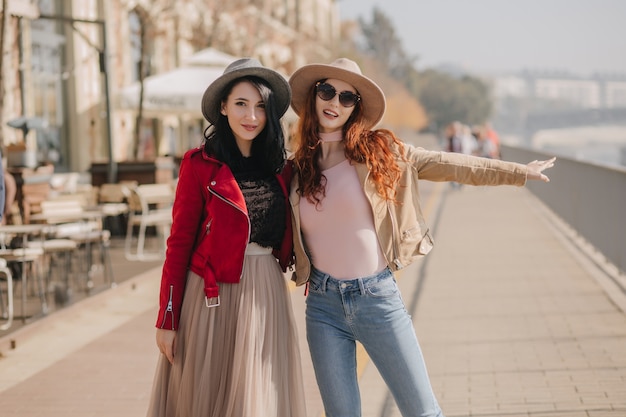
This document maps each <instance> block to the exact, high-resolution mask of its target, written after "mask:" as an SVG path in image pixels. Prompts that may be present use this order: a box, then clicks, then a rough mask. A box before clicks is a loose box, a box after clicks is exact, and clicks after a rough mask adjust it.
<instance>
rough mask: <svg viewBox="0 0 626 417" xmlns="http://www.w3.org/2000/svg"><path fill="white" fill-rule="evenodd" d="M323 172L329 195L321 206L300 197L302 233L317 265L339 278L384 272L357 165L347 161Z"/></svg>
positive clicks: (382, 259)
mask: <svg viewBox="0 0 626 417" xmlns="http://www.w3.org/2000/svg"><path fill="white" fill-rule="evenodd" d="M322 174H323V175H324V176H325V177H326V196H325V197H324V198H323V199H322V201H321V202H320V203H319V205H318V206H317V207H316V206H315V205H314V204H311V203H310V202H309V201H308V200H307V199H306V198H302V199H301V200H300V220H301V224H302V234H303V237H304V242H305V246H306V248H307V249H308V252H309V255H310V256H311V261H312V263H313V265H314V266H315V267H316V268H317V269H319V270H320V271H322V272H326V273H328V274H330V275H332V276H333V277H334V278H338V279H353V278H362V277H366V276H369V275H373V274H375V273H377V272H380V271H382V270H383V269H384V268H385V266H386V265H387V264H386V262H385V256H384V255H383V253H382V251H381V249H380V246H379V244H378V239H377V237H376V231H375V229H374V219H373V215H372V209H371V206H370V204H369V202H368V201H367V199H366V197H365V193H364V192H363V189H362V187H361V185H360V184H359V178H358V176H357V173H356V168H355V167H354V166H353V165H351V164H350V162H349V161H348V160H345V161H343V162H341V163H339V164H338V165H335V166H334V167H332V168H329V169H327V170H324V171H322Z"/></svg>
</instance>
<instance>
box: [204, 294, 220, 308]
mask: <svg viewBox="0 0 626 417" xmlns="http://www.w3.org/2000/svg"><path fill="white" fill-rule="evenodd" d="M215 299H217V301H215V302H213V301H211V300H215ZM204 302H205V303H206V306H207V307H209V308H213V307H219V305H220V296H219V295H218V296H217V297H211V298H209V297H207V296H204Z"/></svg>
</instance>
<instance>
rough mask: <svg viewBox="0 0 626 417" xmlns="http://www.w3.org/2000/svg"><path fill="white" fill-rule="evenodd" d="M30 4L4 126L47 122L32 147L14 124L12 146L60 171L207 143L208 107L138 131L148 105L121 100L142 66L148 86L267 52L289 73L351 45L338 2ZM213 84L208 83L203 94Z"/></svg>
mask: <svg viewBox="0 0 626 417" xmlns="http://www.w3.org/2000/svg"><path fill="white" fill-rule="evenodd" d="M7 1H8V0H7ZM11 1H17V0H11ZM24 1H25V2H26V3H28V4H29V5H30V6H31V8H32V7H34V8H35V9H36V16H35V15H31V16H29V17H24V16H20V15H18V14H17V12H15V11H14V10H16V9H15V8H13V9H14V10H13V11H12V10H11V8H7V10H8V11H9V13H7V14H6V16H7V17H6V19H5V22H6V25H5V27H4V32H3V33H4V36H5V38H4V42H3V45H4V51H5V59H4V60H3V61H4V63H3V65H2V73H3V84H4V87H5V88H4V90H5V93H4V105H3V107H2V120H4V121H5V122H6V121H8V120H13V119H16V118H22V117H23V118H28V119H29V120H31V119H32V120H35V121H39V122H40V125H38V126H37V127H35V128H33V129H32V130H30V131H29V132H28V134H27V137H26V140H24V138H23V133H24V132H23V131H22V130H20V129H15V128H11V127H9V126H7V125H6V123H3V124H2V127H1V129H2V144H3V146H4V148H6V149H7V151H9V152H10V151H11V150H15V149H25V150H26V151H27V152H30V153H35V154H36V158H37V163H52V164H54V165H55V168H56V170H57V171H80V172H84V171H87V170H89V168H90V166H91V164H93V163H98V162H103V161H108V160H110V159H111V158H112V159H113V160H115V161H128V160H134V159H147V160H149V159H154V158H156V157H158V156H160V155H166V154H167V155H174V156H177V155H181V154H182V153H184V151H185V150H186V149H188V148H189V147H191V146H196V145H197V144H198V143H199V141H200V140H201V137H202V130H203V128H204V123H203V120H202V116H201V113H200V102H199V101H198V106H197V112H196V111H186V112H176V111H170V112H168V111H162V112H152V113H151V112H149V111H144V112H143V115H142V116H143V117H142V121H141V127H142V128H141V129H140V131H139V135H136V133H135V132H136V129H135V126H136V123H137V114H138V108H133V107H130V108H129V106H122V105H121V104H120V100H119V96H120V95H121V94H122V93H123V92H124V91H125V90H126V89H128V88H129V87H130V86H132V85H137V84H138V80H139V79H140V71H141V73H142V74H143V76H144V77H145V80H148V79H149V78H150V77H151V76H153V77H154V76H156V75H159V74H165V73H169V72H172V71H174V70H176V69H178V68H180V67H181V66H185V65H186V62H187V60H188V59H189V58H190V57H192V56H194V54H195V53H197V52H198V51H201V50H204V49H206V48H213V49H215V50H218V51H221V52H223V53H225V54H229V55H231V56H232V57H240V56H252V57H256V58H258V59H259V60H260V61H261V62H262V63H263V64H264V65H266V66H269V67H272V68H274V69H277V70H278V71H281V72H282V73H283V74H285V75H286V76H288V75H289V74H291V73H292V72H293V71H294V70H295V69H296V68H297V67H299V66H300V65H303V64H305V63H308V62H313V61H328V60H329V59H330V58H331V57H332V55H333V53H334V49H333V48H334V46H335V45H337V44H338V38H339V17H338V16H339V15H338V10H337V7H336V5H335V2H334V0H229V1H223V0H177V1H172V0H36V1H31V2H29V1H28V0H24ZM3 15H5V14H4V13H3ZM7 57H8V58H7ZM146 84H147V83H146V82H144V86H145V85H146ZM205 88H206V85H198V86H197V90H198V92H199V94H201V93H202V92H203V91H204V89H205ZM137 107H138V106H137ZM136 139H138V140H136Z"/></svg>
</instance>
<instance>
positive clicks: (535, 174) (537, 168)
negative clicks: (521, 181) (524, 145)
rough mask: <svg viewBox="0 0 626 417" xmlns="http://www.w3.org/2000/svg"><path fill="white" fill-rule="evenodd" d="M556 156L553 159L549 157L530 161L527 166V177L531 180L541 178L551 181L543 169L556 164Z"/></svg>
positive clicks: (544, 180)
mask: <svg viewBox="0 0 626 417" xmlns="http://www.w3.org/2000/svg"><path fill="white" fill-rule="evenodd" d="M555 160H556V157H554V158H552V159H548V160H546V161H537V160H534V161H532V162H529V163H528V164H527V165H526V166H527V167H528V174H527V176H526V178H528V179H529V180H541V181H543V182H550V178H548V177H547V176H546V175H545V174H543V171H544V170H546V169H548V168H552V167H553V166H554V161H555Z"/></svg>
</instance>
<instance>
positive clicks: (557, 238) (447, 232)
mask: <svg viewBox="0 0 626 417" xmlns="http://www.w3.org/2000/svg"><path fill="white" fill-rule="evenodd" d="M546 186H553V185H552V184H548V185H546ZM431 188H432V190H431V191H430V192H429V195H430V196H431V197H429V198H428V199H427V200H425V202H424V203H425V208H426V211H427V217H428V219H429V223H430V225H431V227H432V230H433V232H434V235H435V240H436V245H435V249H434V250H433V251H432V252H431V254H429V255H428V256H427V257H426V258H424V259H423V260H421V261H419V262H417V263H416V264H414V265H413V266H411V267H409V268H407V269H406V270H404V271H403V272H401V273H400V274H399V275H398V283H399V285H400V287H401V290H402V293H403V297H404V299H405V303H406V305H407V308H408V309H409V310H410V312H411V314H412V315H413V318H414V323H415V327H416V329H417V333H418V337H419V339H420V342H421V345H422V348H423V351H424V355H425V358H426V362H427V365H428V368H429V372H430V376H431V380H432V383H433V386H434V389H435V392H436V395H437V397H438V400H439V402H440V404H441V406H442V408H443V410H444V412H445V414H446V416H448V417H460V416H474V417H495V416H502V417H522V416H525V417H601V416H602V417H624V416H626V314H625V311H626V297H625V292H624V288H626V286H624V285H623V282H622V285H623V286H622V287H619V286H618V285H616V282H618V283H619V282H620V279H621V280H622V281H623V280H624V277H623V276H622V277H619V276H615V275H614V274H613V273H612V272H613V271H611V269H610V268H609V267H605V266H604V265H602V264H601V263H600V264H598V263H597V262H596V261H597V260H596V259H594V258H593V256H591V257H589V256H588V255H589V252H588V251H586V250H583V251H581V250H579V245H577V244H576V243H577V242H575V241H574V240H573V239H572V238H570V236H569V233H568V231H567V229H566V228H563V227H561V225H560V223H559V221H558V220H557V219H556V218H555V217H554V216H552V215H551V214H550V213H548V212H547V210H546V209H545V208H544V207H543V206H542V205H541V203H539V202H538V201H537V200H536V199H535V198H534V197H533V196H532V195H531V194H530V193H529V192H528V191H527V190H526V189H523V188H521V189H518V188H513V187H500V188H497V189H496V188H483V187H464V188H462V189H460V190H450V189H448V188H447V186H445V185H443V184H438V185H434V186H431ZM114 250H116V249H114ZM115 256H117V258H115ZM114 259H117V261H116V268H120V270H121V271H124V273H126V274H127V275H128V273H129V272H130V270H131V268H134V269H135V271H136V272H134V273H133V274H132V275H131V277H130V278H129V279H128V280H125V281H124V282H123V283H122V284H120V285H118V287H116V288H113V289H109V290H106V291H104V292H101V293H99V294H97V295H94V296H91V297H89V298H87V299H84V300H82V301H79V302H77V303H75V304H73V305H71V306H69V307H66V308H64V309H61V310H59V311H55V312H54V313H52V314H50V315H49V316H47V317H45V318H41V319H38V320H35V321H33V322H32V323H30V324H28V325H27V326H24V327H23V328H20V329H18V330H16V331H15V332H12V333H10V334H8V335H6V336H4V337H3V338H1V339H0V353H1V355H2V356H0V415H2V416H3V417H13V416H21V417H30V416H46V417H57V416H59V417H61V416H63V417H73V416H76V417H78V416H80V417H89V416H94V417H104V416H107V417H108V416H119V417H125V416H128V417H137V416H143V415H144V414H145V409H146V403H147V400H148V396H149V392H150V385H151V381H152V376H153V372H154V366H155V362H156V357H157V354H156V348H155V347H154V330H153V321H154V318H155V313H156V304H155V302H156V299H157V291H158V283H159V272H160V267H159V266H158V264H148V265H146V264H141V263H136V262H135V263H128V262H126V261H124V260H123V257H121V256H119V254H117V255H114ZM117 262H119V264H118V263H117ZM292 294H293V296H292V297H293V308H294V311H295V313H296V317H297V321H298V325H299V326H300V337H301V346H302V355H303V365H304V377H305V382H306V389H307V392H308V398H307V409H308V416H309V417H318V416H320V415H322V408H321V405H320V400H319V394H318V393H317V388H316V386H315V381H314V379H313V374H312V371H311V366H310V362H309V360H308V354H307V351H306V345H305V340H304V327H303V310H304V297H303V295H302V290H301V289H300V288H298V289H295V290H294V291H293V292H292ZM11 342H13V343H14V344H15V348H14V349H12V348H11ZM359 360H360V365H361V366H360V368H361V369H362V370H363V371H362V376H361V388H362V396H363V415H364V417H397V416H399V415H400V414H399V413H398V411H397V409H396V408H395V405H394V403H393V400H392V399H391V398H390V396H389V393H388V391H387V390H386V388H385V386H384V383H382V381H381V380H380V377H379V376H378V374H377V372H376V370H375V368H374V367H373V366H372V365H371V364H370V363H369V362H368V361H367V358H366V357H365V356H364V355H361V356H360V358H359ZM262 415H263V414H262V412H261V410H260V411H259V416H262Z"/></svg>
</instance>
